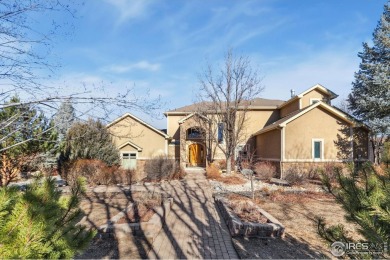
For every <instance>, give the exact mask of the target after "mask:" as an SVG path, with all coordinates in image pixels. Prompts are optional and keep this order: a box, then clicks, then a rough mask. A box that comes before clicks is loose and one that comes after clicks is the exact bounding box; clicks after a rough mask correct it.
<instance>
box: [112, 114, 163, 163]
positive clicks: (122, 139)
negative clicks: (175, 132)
mask: <svg viewBox="0 0 390 260" xmlns="http://www.w3.org/2000/svg"><path fill="white" fill-rule="evenodd" d="M108 130H109V131H110V132H111V134H112V136H113V141H114V143H115V145H116V146H117V147H120V146H121V145H123V144H125V143H126V142H128V141H131V142H132V143H134V144H136V145H137V146H139V147H141V148H142V152H141V153H140V152H138V156H137V159H142V158H146V159H147V158H151V157H153V156H155V155H158V154H165V153H166V142H167V141H166V140H165V137H164V136H162V135H161V134H158V133H157V132H156V131H154V130H152V129H150V128H148V127H146V126H145V125H143V124H141V123H139V122H138V121H136V120H134V119H132V118H130V117H126V118H124V119H122V120H120V121H118V122H116V123H115V124H113V125H111V126H110V127H109V128H108ZM120 150H121V152H130V151H137V149H136V148H134V147H132V146H129V145H127V146H125V147H123V148H121V149H120Z"/></svg>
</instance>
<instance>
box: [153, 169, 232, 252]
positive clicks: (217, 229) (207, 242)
mask: <svg viewBox="0 0 390 260" xmlns="http://www.w3.org/2000/svg"><path fill="white" fill-rule="evenodd" d="M162 188H163V189H164V190H165V191H166V192H167V193H169V194H170V196H172V198H173V199H174V202H175V203H174V205H173V207H172V211H171V212H170V213H169V216H168V219H167V223H166V225H165V226H164V227H163V228H162V229H161V231H160V233H159V234H158V235H157V237H156V239H155V240H154V242H153V246H152V249H151V251H150V252H149V254H148V257H149V258H150V259H167V258H169V259H194V258H195V259H200V258H202V259H204V258H206V259H222V258H223V259H237V258H238V255H237V253H236V251H235V249H234V247H233V244H232V241H231V237H230V234H229V232H228V230H227V227H226V225H225V223H224V221H223V219H221V218H220V216H219V213H218V211H217V209H216V206H215V204H214V199H213V197H212V193H211V187H210V185H209V183H208V182H207V180H206V179H205V177H204V174H203V172H202V170H195V171H194V170H192V171H188V175H187V176H186V179H185V180H184V181H181V182H175V183H171V184H164V185H163V186H162Z"/></svg>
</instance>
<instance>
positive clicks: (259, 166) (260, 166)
mask: <svg viewBox="0 0 390 260" xmlns="http://www.w3.org/2000/svg"><path fill="white" fill-rule="evenodd" d="M254 171H255V172H256V174H257V176H258V177H259V178H260V179H261V180H269V179H271V178H273V177H275V174H276V167H275V166H274V165H273V164H272V163H270V162H258V163H256V164H255V167H254Z"/></svg>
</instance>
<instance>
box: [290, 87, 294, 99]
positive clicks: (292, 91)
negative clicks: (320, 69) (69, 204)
mask: <svg viewBox="0 0 390 260" xmlns="http://www.w3.org/2000/svg"><path fill="white" fill-rule="evenodd" d="M290 91H291V97H292V98H293V97H295V90H293V89H291V90H290Z"/></svg>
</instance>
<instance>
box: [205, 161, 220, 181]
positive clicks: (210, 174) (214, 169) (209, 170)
mask: <svg viewBox="0 0 390 260" xmlns="http://www.w3.org/2000/svg"><path fill="white" fill-rule="evenodd" d="M220 177H221V173H220V171H219V168H218V166H217V165H216V164H215V163H210V164H209V165H207V167H206V178H207V179H214V180H215V179H219V178H220Z"/></svg>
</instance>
